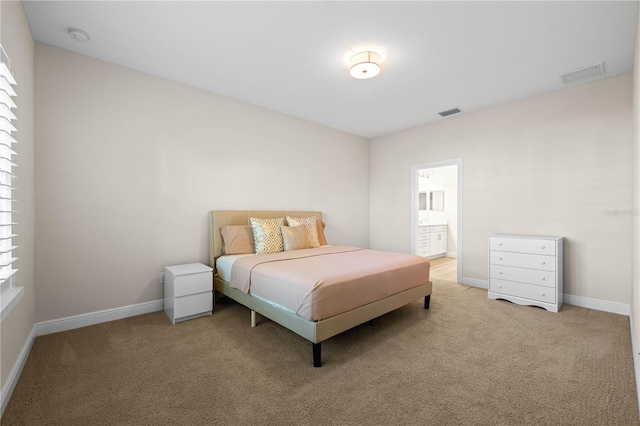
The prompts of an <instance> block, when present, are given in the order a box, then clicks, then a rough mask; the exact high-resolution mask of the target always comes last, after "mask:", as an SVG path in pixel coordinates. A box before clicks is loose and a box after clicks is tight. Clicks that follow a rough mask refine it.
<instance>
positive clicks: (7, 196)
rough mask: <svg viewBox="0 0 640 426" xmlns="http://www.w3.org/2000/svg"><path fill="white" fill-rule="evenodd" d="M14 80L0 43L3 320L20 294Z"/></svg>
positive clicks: (0, 298)
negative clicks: (15, 253)
mask: <svg viewBox="0 0 640 426" xmlns="http://www.w3.org/2000/svg"><path fill="white" fill-rule="evenodd" d="M15 85H16V81H15V79H14V78H13V75H12V74H11V62H10V61H9V57H8V56H7V54H6V52H5V51H4V49H3V48H2V46H0V305H1V308H0V320H4V319H5V317H6V316H7V315H8V314H9V312H10V311H11V309H12V308H13V307H14V306H15V305H16V303H18V300H20V298H21V297H22V295H23V294H24V288H22V287H16V286H15V273H16V272H17V270H16V269H14V268H13V262H15V261H16V260H17V259H16V258H15V257H13V250H15V249H16V247H15V246H14V245H13V240H14V238H15V237H16V235H15V234H14V233H13V232H14V229H13V225H15V223H14V222H13V214H14V211H13V201H14V197H13V193H14V190H15V187H14V182H13V181H14V177H15V176H14V168H15V167H16V165H15V164H14V163H13V157H14V156H15V155H16V152H15V151H14V150H13V149H12V146H13V144H15V143H16V140H15V139H14V137H13V133H14V132H16V130H17V129H16V128H15V127H14V126H13V124H12V121H15V120H16V116H15V114H14V113H13V111H12V109H15V108H16V104H15V103H14V101H13V98H14V97H15V96H16V92H15V89H14V87H13V86H15Z"/></svg>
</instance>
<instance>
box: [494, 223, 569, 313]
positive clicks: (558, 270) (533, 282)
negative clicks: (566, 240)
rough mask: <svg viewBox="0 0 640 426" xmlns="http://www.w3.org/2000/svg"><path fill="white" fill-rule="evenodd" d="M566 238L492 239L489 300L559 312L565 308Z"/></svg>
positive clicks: (535, 236) (506, 236)
mask: <svg viewBox="0 0 640 426" xmlns="http://www.w3.org/2000/svg"><path fill="white" fill-rule="evenodd" d="M562 243H563V237H555V236H540V235H512V234H498V235H490V236H489V298H490V299H505V300H509V301H511V302H513V303H518V304H520V305H532V306H540V307H542V308H545V309H546V310H548V311H552V312H558V310H559V309H560V307H561V306H562V298H563V290H562Z"/></svg>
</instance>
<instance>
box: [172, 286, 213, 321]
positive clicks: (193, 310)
mask: <svg viewBox="0 0 640 426" xmlns="http://www.w3.org/2000/svg"><path fill="white" fill-rule="evenodd" d="M173 302H174V318H176V319H177V318H182V317H186V316H190V315H197V314H201V313H203V312H209V311H211V310H212V309H213V293H212V292H211V291H208V292H206V293H200V294H192V295H190V296H182V297H176V298H175V299H174V300H173Z"/></svg>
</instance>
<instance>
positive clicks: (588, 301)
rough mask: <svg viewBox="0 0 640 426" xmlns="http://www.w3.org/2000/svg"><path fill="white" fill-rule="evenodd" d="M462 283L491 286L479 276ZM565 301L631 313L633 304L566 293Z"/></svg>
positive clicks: (593, 307)
mask: <svg viewBox="0 0 640 426" xmlns="http://www.w3.org/2000/svg"><path fill="white" fill-rule="evenodd" d="M460 284H464V285H468V286H472V287H478V288H484V289H488V288H489V281H487V280H479V279H477V278H469V277H462V282H461V283H460ZM564 303H566V304H568V305H574V306H580V307H581V308H589V309H595V310H598V311H604V312H611V313H612V314H620V315H627V316H630V315H631V306H630V305H628V304H625V303H619V302H610V301H608V300H600V299H592V298H589V297H582V296H574V295H572V294H564Z"/></svg>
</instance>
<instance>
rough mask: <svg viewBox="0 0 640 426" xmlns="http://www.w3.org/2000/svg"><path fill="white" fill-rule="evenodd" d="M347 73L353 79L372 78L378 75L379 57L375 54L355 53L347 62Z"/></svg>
mask: <svg viewBox="0 0 640 426" xmlns="http://www.w3.org/2000/svg"><path fill="white" fill-rule="evenodd" d="M349 73H350V74H351V77H354V78H360V79H365V78H372V77H375V76H376V75H378V74H380V55H379V54H377V53H376V52H370V51H369V52H360V53H356V54H355V55H353V56H352V57H351V59H350V60H349Z"/></svg>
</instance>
